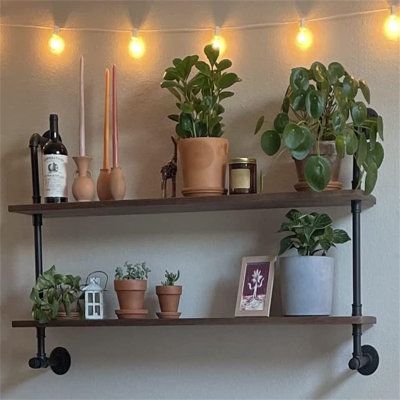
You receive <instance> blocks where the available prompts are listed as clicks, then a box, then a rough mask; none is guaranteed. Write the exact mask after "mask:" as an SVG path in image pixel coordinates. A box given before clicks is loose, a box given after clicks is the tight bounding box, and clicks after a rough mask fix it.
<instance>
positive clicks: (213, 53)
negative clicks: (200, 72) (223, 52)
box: [204, 44, 219, 65]
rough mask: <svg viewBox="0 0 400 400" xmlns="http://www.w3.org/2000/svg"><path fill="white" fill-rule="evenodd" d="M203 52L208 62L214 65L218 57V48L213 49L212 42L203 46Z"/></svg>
mask: <svg viewBox="0 0 400 400" xmlns="http://www.w3.org/2000/svg"><path fill="white" fill-rule="evenodd" d="M204 54H205V55H206V56H207V58H208V61H210V64H211V65H215V63H216V61H217V59H218V57H219V50H218V49H214V47H213V46H212V44H208V45H207V46H206V47H204Z"/></svg>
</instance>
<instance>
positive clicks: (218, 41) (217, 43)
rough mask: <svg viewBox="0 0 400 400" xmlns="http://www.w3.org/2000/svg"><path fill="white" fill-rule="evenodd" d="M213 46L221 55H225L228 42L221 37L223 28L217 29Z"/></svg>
mask: <svg viewBox="0 0 400 400" xmlns="http://www.w3.org/2000/svg"><path fill="white" fill-rule="evenodd" d="M211 44H212V47H213V48H214V49H215V50H219V54H220V55H222V54H224V53H225V50H226V42H225V39H224V38H223V37H222V36H221V28H220V27H219V26H217V27H216V28H215V33H214V36H213V38H212V41H211Z"/></svg>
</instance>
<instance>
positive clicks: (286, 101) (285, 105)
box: [281, 96, 290, 114]
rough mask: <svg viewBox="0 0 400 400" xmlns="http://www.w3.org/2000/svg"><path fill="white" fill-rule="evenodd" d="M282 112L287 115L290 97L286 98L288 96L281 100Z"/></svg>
mask: <svg viewBox="0 0 400 400" xmlns="http://www.w3.org/2000/svg"><path fill="white" fill-rule="evenodd" d="M281 108H282V112H284V113H286V114H287V113H288V112H289V108H290V97H288V96H286V97H285V98H284V99H283V102H282V107H281Z"/></svg>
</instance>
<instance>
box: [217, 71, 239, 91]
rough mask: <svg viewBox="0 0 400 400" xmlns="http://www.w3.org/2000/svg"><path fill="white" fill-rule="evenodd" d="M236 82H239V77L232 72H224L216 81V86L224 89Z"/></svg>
mask: <svg viewBox="0 0 400 400" xmlns="http://www.w3.org/2000/svg"><path fill="white" fill-rule="evenodd" d="M236 82H240V78H239V77H238V76H237V75H236V74H235V73H233V72H228V73H224V74H222V75H221V78H220V79H219V81H218V86H219V88H220V89H226V88H228V87H230V86H232V85H233V84H235V83H236Z"/></svg>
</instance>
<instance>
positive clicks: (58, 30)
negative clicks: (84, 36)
mask: <svg viewBox="0 0 400 400" xmlns="http://www.w3.org/2000/svg"><path fill="white" fill-rule="evenodd" d="M53 33H55V34H56V35H58V34H59V33H60V27H59V26H57V25H54V29H53Z"/></svg>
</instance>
